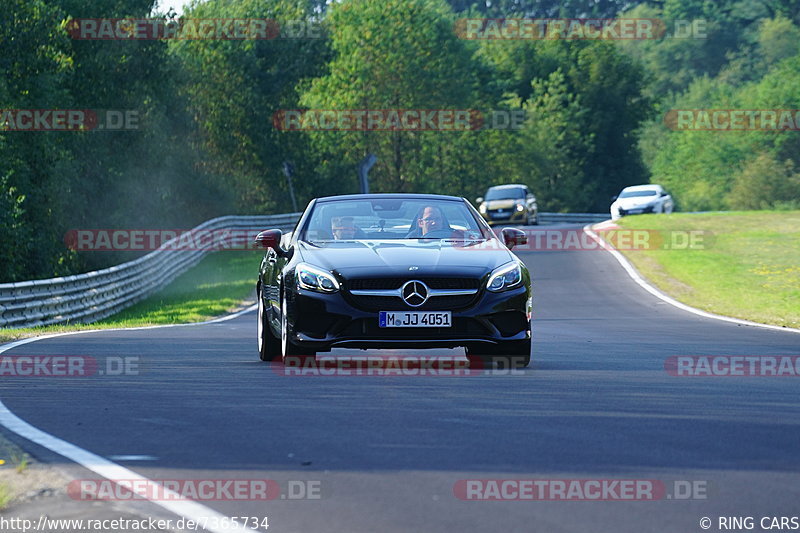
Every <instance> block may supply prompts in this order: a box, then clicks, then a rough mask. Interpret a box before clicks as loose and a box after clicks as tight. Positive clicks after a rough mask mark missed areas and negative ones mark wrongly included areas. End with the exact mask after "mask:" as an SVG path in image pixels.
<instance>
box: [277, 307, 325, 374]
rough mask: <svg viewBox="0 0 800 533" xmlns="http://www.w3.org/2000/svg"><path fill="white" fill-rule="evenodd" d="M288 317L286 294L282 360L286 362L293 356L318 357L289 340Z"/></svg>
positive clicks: (312, 351) (282, 316)
mask: <svg viewBox="0 0 800 533" xmlns="http://www.w3.org/2000/svg"><path fill="white" fill-rule="evenodd" d="M287 315H288V305H287V303H286V294H282V295H281V343H280V353H281V360H282V361H285V360H286V358H287V357H293V356H310V357H313V356H314V355H316V353H317V352H316V351H314V350H308V349H307V348H301V347H300V346H297V345H296V344H295V343H293V342H292V341H291V340H289V319H288V318H287Z"/></svg>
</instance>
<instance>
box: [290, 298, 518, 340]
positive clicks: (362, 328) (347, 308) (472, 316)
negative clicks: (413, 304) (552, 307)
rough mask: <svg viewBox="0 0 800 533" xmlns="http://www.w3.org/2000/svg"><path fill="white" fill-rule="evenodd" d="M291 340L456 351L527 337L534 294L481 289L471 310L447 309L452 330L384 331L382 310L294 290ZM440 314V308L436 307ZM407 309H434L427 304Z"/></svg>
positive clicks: (400, 329) (291, 310) (399, 329)
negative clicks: (381, 318)
mask: <svg viewBox="0 0 800 533" xmlns="http://www.w3.org/2000/svg"><path fill="white" fill-rule="evenodd" d="M287 305H288V306H289V313H288V316H289V317H290V319H289V338H290V339H291V340H292V341H293V342H294V343H295V344H297V345H298V346H301V347H303V346H305V347H307V348H309V349H310V350H315V351H318V352H320V351H328V350H330V349H331V348H333V347H350V348H365V349H366V348H454V347H458V346H469V345H476V344H499V343H502V342H505V341H519V340H525V339H529V338H530V336H531V330H530V319H529V317H530V306H531V303H530V290H529V288H528V287H526V286H524V285H523V286H521V287H518V288H516V289H512V290H510V291H506V292H501V293H493V292H489V291H486V290H482V291H481V292H480V293H479V294H478V295H477V296H476V298H475V301H474V303H472V304H471V305H470V306H469V307H466V308H461V309H457V308H454V309H448V310H449V311H451V312H452V317H453V325H452V326H451V327H449V328H443V327H442V328H380V327H379V326H378V311H374V310H369V311H368V310H364V309H363V308H360V307H358V306H356V305H354V304H353V303H352V301H351V297H350V296H349V295H345V294H343V293H342V292H338V293H334V294H320V293H316V292H312V291H306V290H303V289H300V290H298V291H297V292H294V291H293V292H292V294H290V295H289V300H288V301H287ZM435 309H436V310H442V308H441V306H438V305H437V306H436V307H435ZM407 310H408V311H430V310H433V308H431V307H428V304H427V303H426V304H425V305H423V306H421V307H418V308H408V309H407Z"/></svg>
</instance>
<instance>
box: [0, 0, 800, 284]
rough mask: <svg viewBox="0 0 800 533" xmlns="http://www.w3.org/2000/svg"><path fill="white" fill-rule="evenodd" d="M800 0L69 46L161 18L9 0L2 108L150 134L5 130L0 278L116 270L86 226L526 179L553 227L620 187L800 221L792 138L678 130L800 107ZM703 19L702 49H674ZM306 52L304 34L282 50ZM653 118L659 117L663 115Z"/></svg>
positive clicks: (360, 20)
mask: <svg viewBox="0 0 800 533" xmlns="http://www.w3.org/2000/svg"><path fill="white" fill-rule="evenodd" d="M799 2H800V0H761V1H759V2H747V1H744V0H720V1H717V2H711V1H708V0H659V1H656V0H653V1H641V2H640V1H628V0H599V1H598V0H567V1H565V0H508V1H506V0H499V1H493V2H489V1H482V0H479V1H477V2H473V1H464V0H448V1H446V0H342V1H340V2H330V3H329V2H324V1H323V0H206V1H200V0H195V1H194V2H193V3H192V5H190V6H189V7H188V8H187V10H186V13H185V15H186V16H189V17H193V18H267V19H274V20H276V21H277V22H278V23H279V24H280V25H282V26H284V27H285V25H286V23H288V22H289V21H303V23H305V24H310V27H312V28H317V27H320V28H321V29H322V31H321V33H320V34H319V38H306V37H307V35H301V36H300V38H291V37H289V36H287V35H286V34H284V35H283V36H282V37H283V38H276V39H268V40H178V41H175V40H173V41H165V40H115V41H80V40H72V39H71V38H70V37H69V35H68V34H67V32H66V29H65V28H66V24H67V22H68V21H69V19H70V18H73V17H74V18H79V17H138V18H143V17H148V16H162V15H158V14H155V15H152V14H151V10H152V8H153V4H154V3H155V2H154V1H153V0H91V1H90V0H24V1H23V0H5V2H4V4H3V9H2V10H0V67H1V68H2V76H0V109H58V108H61V109H114V110H126V109H127V110H134V111H136V112H138V114H139V122H140V128H139V129H138V130H136V131H122V132H108V131H89V132H82V133H75V132H41V133H33V132H26V133H22V132H3V131H0V159H2V161H3V166H2V168H0V281H15V280H21V279H31V278H42V277H51V276H54V275H66V274H71V273H76V272H80V271H85V270H89V269H95V268H100V267H103V266H108V265H110V264H114V263H118V262H120V261H121V260H125V259H129V258H130V257H129V255H127V254H111V253H103V254H97V253H96V254H86V253H83V254H77V253H75V252H71V251H69V250H68V249H67V248H66V247H65V246H64V244H63V241H62V237H63V235H64V233H65V232H66V231H67V230H69V229H72V228H115V227H123V228H152V227H158V228H165V227H166V228H181V227H183V228H187V227H191V226H193V225H195V224H196V223H198V222H200V221H201V220H204V219H207V218H210V217H213V216H218V215H221V214H230V213H269V212H286V211H289V210H290V209H291V207H290V202H289V198H290V196H289V190H288V185H287V181H286V178H285V176H284V175H283V172H282V166H283V163H284V161H290V162H291V163H292V164H293V166H294V169H295V175H294V188H295V192H296V195H297V197H298V200H299V203H300V206H299V207H300V208H302V207H303V206H304V205H305V202H307V201H308V200H310V199H311V198H314V197H317V196H324V195H330V194H340V193H350V192H355V191H357V190H358V185H357V177H356V172H355V170H356V165H357V163H358V162H359V161H360V160H361V159H362V158H363V157H364V156H365V155H366V154H368V153H374V154H376V155H377V156H378V162H377V164H376V165H375V166H374V167H373V169H372V171H371V174H370V180H371V188H372V190H374V191H415V192H436V193H447V194H455V195H464V196H467V197H469V198H474V197H476V196H478V195H481V194H483V192H484V191H485V190H486V188H487V187H488V186H490V185H494V184H500V183H509V182H521V183H525V184H527V185H529V186H530V187H531V188H532V190H533V191H534V192H535V193H536V194H537V195H538V197H539V200H540V205H541V207H542V208H543V209H545V210H553V211H601V212H602V211H605V210H607V208H608V203H609V200H610V196H612V195H613V194H616V193H617V192H618V191H619V189H620V188H622V187H624V186H626V185H631V184H636V183H643V182H647V181H648V180H650V181H654V182H659V183H662V184H663V185H665V186H667V187H668V188H670V189H671V190H672V192H673V193H674V195H675V196H676V199H677V202H678V205H679V206H680V207H681V208H683V209H693V210H695V209H702V210H705V209H726V208H730V207H736V208H748V209H749V208H761V207H765V206H767V207H780V206H791V205H794V204H793V202H796V201H797V192H796V179H797V170H796V169H798V168H800V135H797V134H796V132H782V133H770V132H740V133H716V132H700V131H697V132H682V131H681V132H677V131H671V130H669V129H668V128H667V127H666V126H665V124H664V123H663V117H664V114H665V113H666V112H667V111H668V110H670V109H675V108H684V109H685V108H689V109H709V108H739V109H759V108H767V109H798V108H800V89H799V88H800V27H799V26H798V23H800V20H798V16H800V15H798V13H800V3H799ZM506 16H531V17H567V18H586V17H603V18H610V17H614V16H624V17H631V18H660V19H663V20H664V22H665V23H666V27H667V30H668V33H667V34H666V35H664V36H663V37H661V38H658V39H654V40H646V41H619V42H607V41H603V42H598V41H566V42H565V41H551V40H547V41H522V40H520V41H514V40H497V41H470V40H464V39H460V38H459V36H458V34H457V32H456V31H454V24H455V21H456V20H457V19H458V18H463V17H506ZM694 19H702V20H704V21H705V31H706V32H707V35H706V37H705V38H688V39H687V38H684V39H678V38H673V37H672V36H671V31H672V30H673V29H674V25H675V23H676V21H680V20H690V21H691V20H694ZM286 37H289V38H286ZM300 108H313V109H439V110H446V109H450V110H452V109H474V110H480V111H481V112H483V113H484V115H485V116H486V117H491V116H492V112H493V111H502V112H509V113H511V112H518V111H522V112H524V113H525V117H526V118H525V120H524V123H523V125H522V127H521V129H516V130H499V129H491V128H484V129H480V130H475V131H461V132H453V131H451V132H445V131H371V132H364V131H335V132H331V131H316V132H306V131H280V130H279V129H276V128H274V127H273V126H272V124H273V117H274V116H275V115H276V113H280V111H281V110H294V109H300ZM654 110H656V111H657V113H654Z"/></svg>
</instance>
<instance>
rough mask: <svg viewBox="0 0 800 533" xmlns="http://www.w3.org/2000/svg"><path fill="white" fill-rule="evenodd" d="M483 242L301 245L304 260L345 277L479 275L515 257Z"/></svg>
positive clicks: (497, 243) (501, 247) (498, 245)
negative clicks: (472, 243) (412, 268)
mask: <svg viewBox="0 0 800 533" xmlns="http://www.w3.org/2000/svg"><path fill="white" fill-rule="evenodd" d="M481 242H482V243H483V245H469V244H470V243H469V242H466V243H464V242H461V241H457V242H454V241H446V240H440V239H434V240H429V241H426V240H423V239H404V240H363V241H340V242H337V241H331V242H326V243H315V244H311V243H307V242H302V241H300V242H298V244H297V245H298V251H299V252H300V255H301V258H302V260H303V261H305V262H307V263H310V264H312V265H315V266H318V267H321V268H324V269H326V270H328V271H331V272H336V273H338V274H340V275H342V276H343V277H345V278H359V277H372V276H374V277H382V276H398V277H400V276H403V277H405V276H409V275H411V276H436V275H440V274H441V275H448V276H452V275H462V276H464V277H471V278H478V277H481V276H483V275H484V274H486V273H488V272H490V271H492V270H494V269H495V268H497V267H498V266H500V265H503V264H505V263H508V262H509V261H512V260H513V259H514V256H513V255H512V254H511V252H510V251H509V250H508V249H507V248H506V247H505V246H504V245H503V244H502V243H501V242H500V241H498V240H492V241H489V242H486V241H481ZM487 245H488V246H487ZM410 267H417V268H416V269H414V270H410ZM412 272H413V274H411V273H412Z"/></svg>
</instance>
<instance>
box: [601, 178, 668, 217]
mask: <svg viewBox="0 0 800 533" xmlns="http://www.w3.org/2000/svg"><path fill="white" fill-rule="evenodd" d="M674 207H675V203H674V202H673V200H672V196H671V195H670V194H669V193H668V192H667V191H666V190H664V187H662V186H661V185H658V184H654V183H653V184H649V185H632V186H630V187H625V188H624V189H622V192H620V193H619V196H615V197H614V203H612V204H611V220H619V219H620V218H621V217H624V216H626V215H641V214H644V213H672V210H673V209H674Z"/></svg>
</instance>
